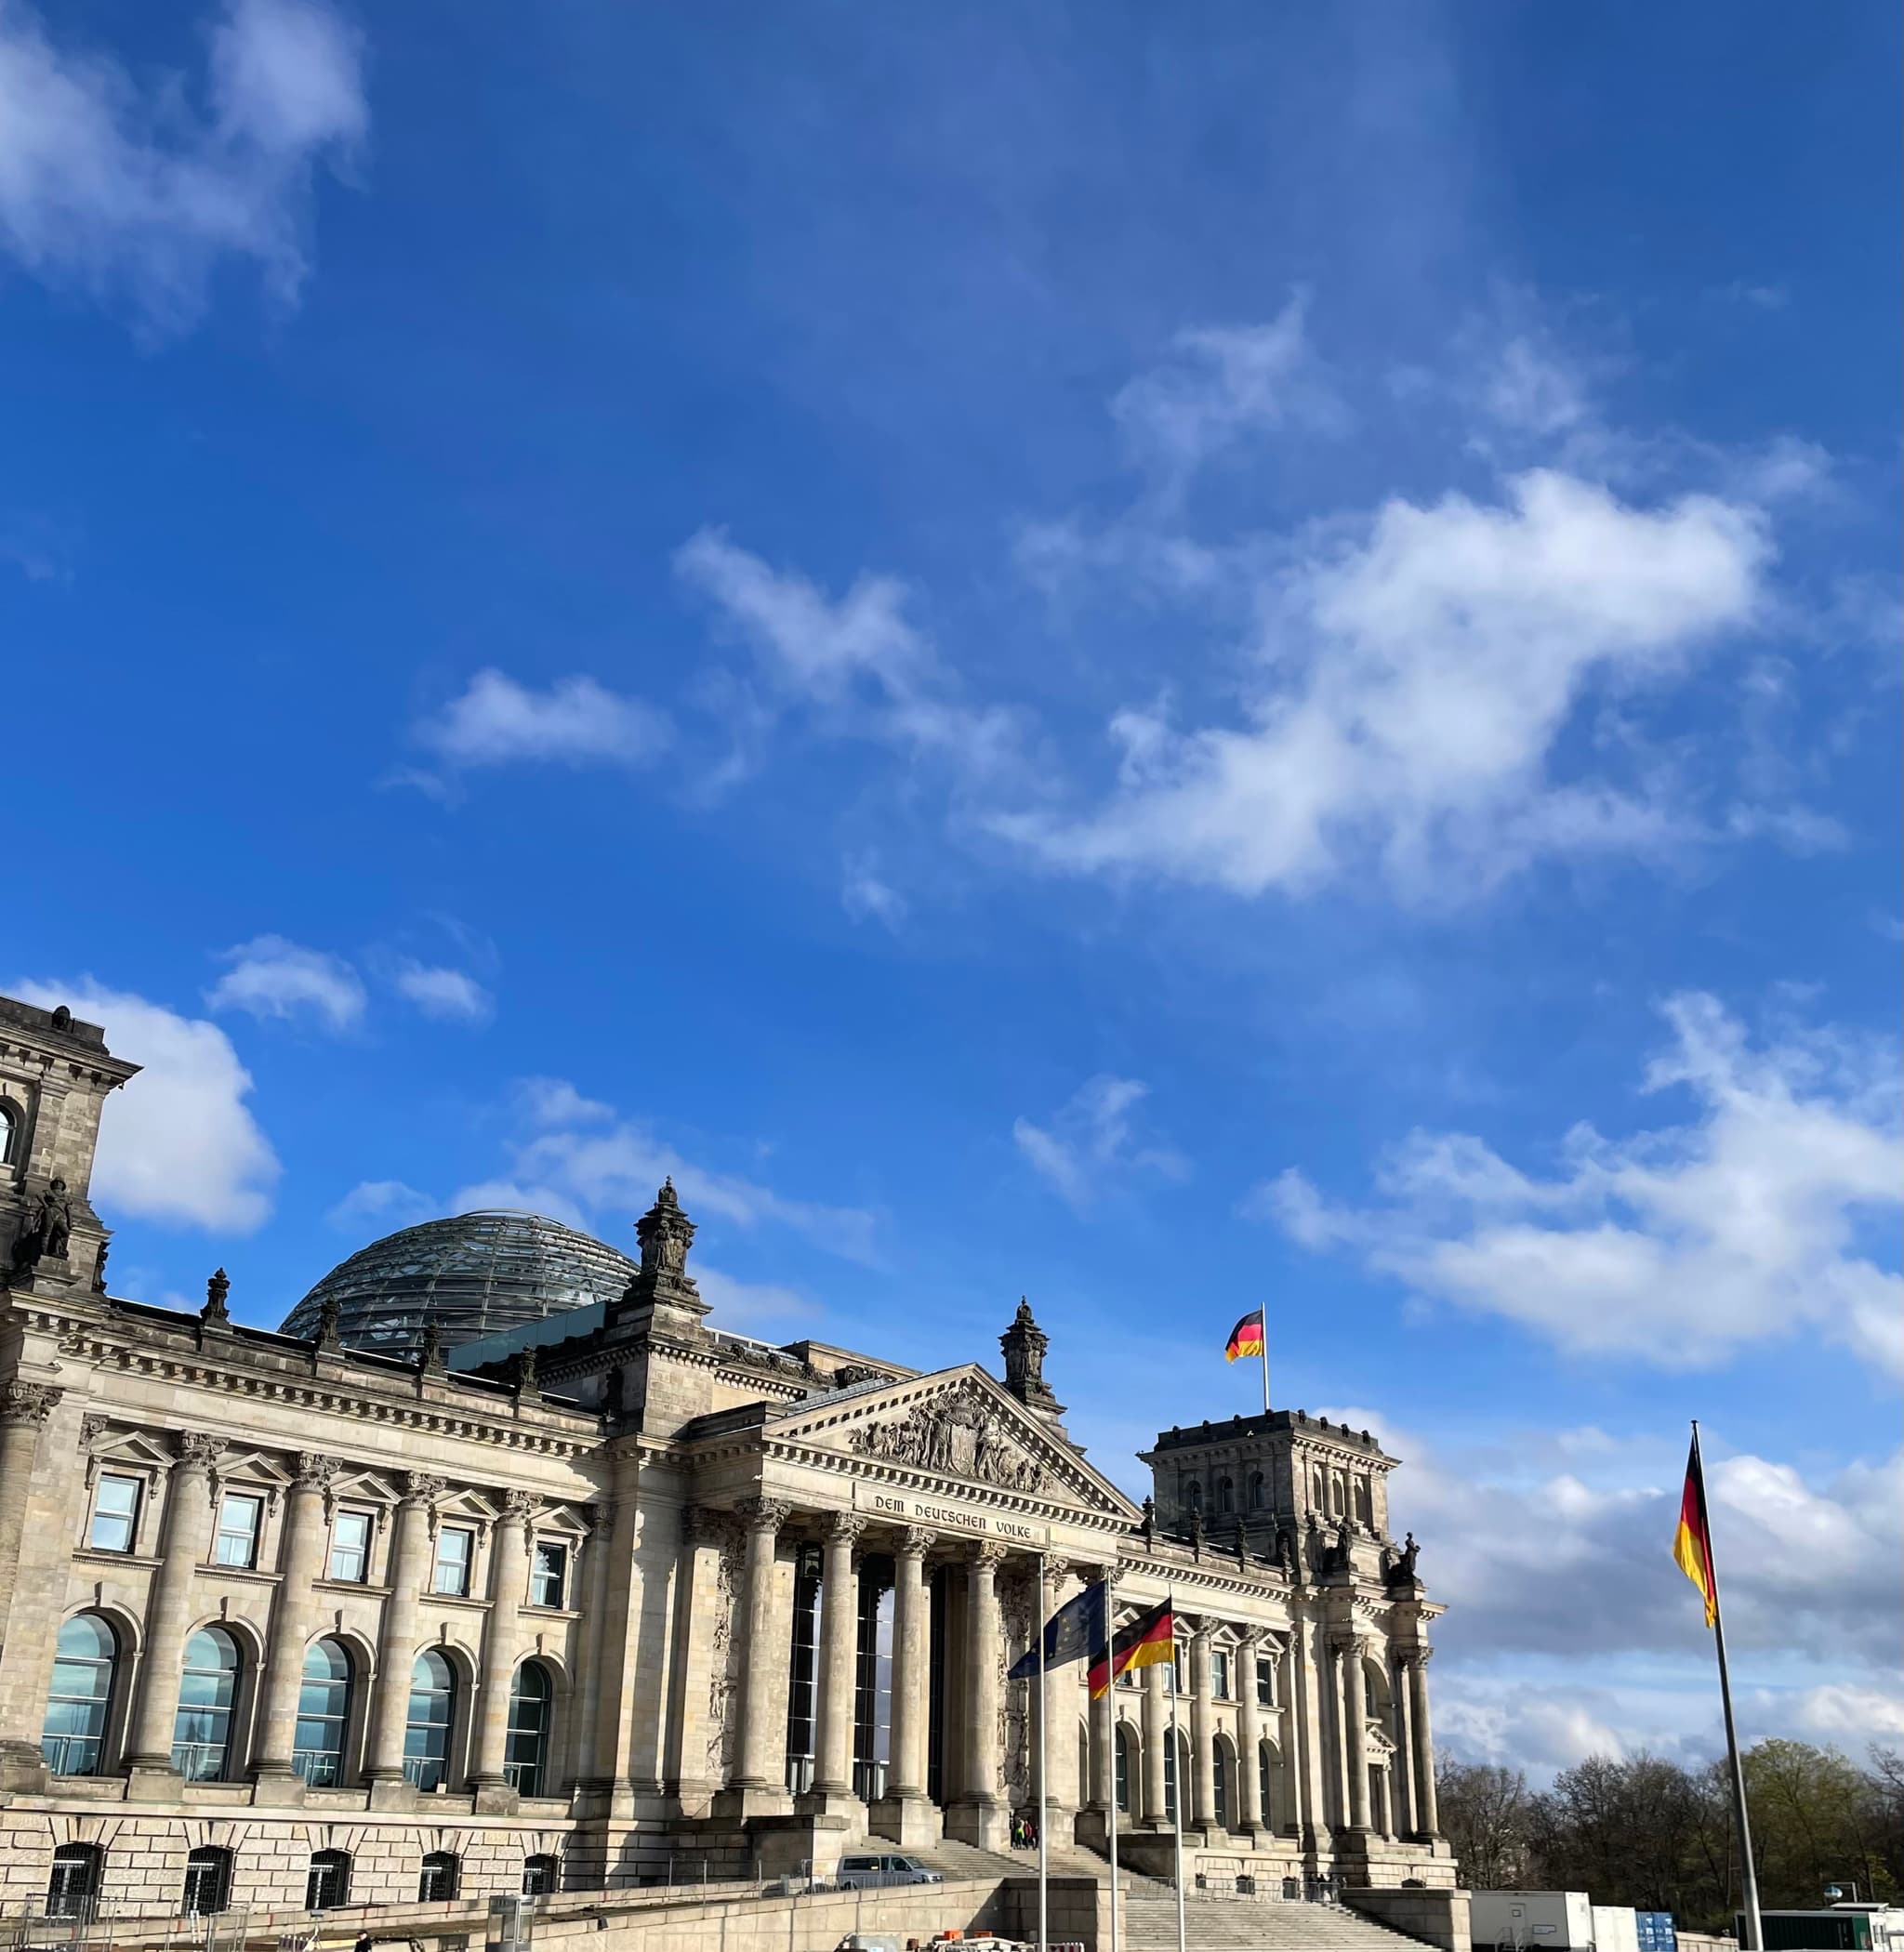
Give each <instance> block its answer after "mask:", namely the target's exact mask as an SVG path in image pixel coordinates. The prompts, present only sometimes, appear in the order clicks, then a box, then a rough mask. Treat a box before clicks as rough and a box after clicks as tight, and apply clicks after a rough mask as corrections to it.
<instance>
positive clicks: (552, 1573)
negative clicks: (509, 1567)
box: [529, 1545, 569, 1606]
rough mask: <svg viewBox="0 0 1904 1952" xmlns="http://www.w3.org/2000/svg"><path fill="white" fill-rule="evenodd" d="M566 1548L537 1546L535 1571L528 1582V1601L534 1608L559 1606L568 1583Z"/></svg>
mask: <svg viewBox="0 0 1904 1952" xmlns="http://www.w3.org/2000/svg"><path fill="white" fill-rule="evenodd" d="M568 1563H569V1555H568V1548H567V1547H566V1546H559V1545H538V1546H537V1547H536V1570H535V1573H534V1574H533V1576H531V1578H530V1581H529V1599H530V1602H531V1603H532V1604H534V1605H536V1606H560V1605H562V1602H563V1589H564V1588H565V1587H566V1585H567V1583H568Z"/></svg>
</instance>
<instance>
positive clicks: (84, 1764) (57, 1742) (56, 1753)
mask: <svg viewBox="0 0 1904 1952" xmlns="http://www.w3.org/2000/svg"><path fill="white" fill-rule="evenodd" d="M103 1746H104V1745H103V1744H102V1743H101V1741H100V1740H99V1736H98V1735H46V1736H44V1737H43V1738H42V1739H41V1742H40V1752H41V1754H42V1755H44V1756H45V1757H46V1767H47V1768H48V1769H50V1770H51V1771H52V1772H53V1774H55V1775H98V1774H99V1751H100V1749H101V1748H102V1747H103Z"/></svg>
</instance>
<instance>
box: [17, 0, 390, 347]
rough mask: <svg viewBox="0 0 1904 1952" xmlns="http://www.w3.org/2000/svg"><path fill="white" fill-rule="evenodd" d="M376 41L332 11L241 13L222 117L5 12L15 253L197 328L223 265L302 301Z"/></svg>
mask: <svg viewBox="0 0 1904 1952" xmlns="http://www.w3.org/2000/svg"><path fill="white" fill-rule="evenodd" d="M362 71H363V49H362V46H361V40H360V36H359V35H358V34H357V33H356V32H355V31H354V30H353V29H352V28H350V26H349V25H347V24H346V22H345V21H344V20H343V18H342V17H341V16H340V15H339V14H338V13H337V12H336V11H335V10H334V9H333V8H332V7H328V6H325V5H323V4H320V0H231V4H229V5H228V6H227V7H225V8H224V9H223V12H222V16H221V18H220V19H219V20H218V24H217V25H216V26H214V27H213V28H212V29H211V32H210V34H209V50H208V58H207V65H206V73H205V83H204V94H205V102H206V112H205V113H202V114H201V113H199V112H195V111H194V110H193V109H192V107H191V106H189V99H190V98H189V95H188V91H187V89H186V88H185V87H184V86H181V84H180V82H179V80H178V79H176V78H168V79H166V80H164V81H161V82H159V83H157V84H156V85H154V86H152V88H151V89H150V90H148V91H145V92H141V90H140V88H139V86H138V85H137V84H135V83H134V81H133V80H132V78H131V77H130V76H129V75H128V74H127V73H126V72H125V70H124V69H123V68H121V67H120V66H119V65H118V64H117V63H116V62H114V61H113V60H112V59H109V58H108V57H106V56H104V55H101V54H97V53H93V52H88V51H86V50H82V49H79V48H76V47H73V46H56V45H55V44H54V42H53V41H52V40H51V39H50V38H49V37H48V35H47V33H46V26H45V24H44V22H43V21H42V20H41V19H40V17H39V16H38V15H37V14H36V13H35V12H34V11H33V9H32V8H31V7H27V6H24V5H21V4H19V0H11V4H8V5H7V6H4V7H0V247H4V248H5V249H7V251H8V252H10V253H11V254H12V256H13V257H16V258H17V259H18V260H19V261H20V263H21V264H23V265H24V266H25V267H26V268H27V269H28V270H30V271H32V272H33V273H34V274H35V275H36V276H38V277H41V278H43V279H45V280H46V282H47V283H49V284H55V285H59V286H61V287H76V288H78V289H81V290H84V291H86V292H88V293H90V294H91V295H93V296H95V297H104V298H111V297H120V296H124V297H129V298H130V299H131V300H132V302H133V303H134V304H135V305H136V306H137V307H138V309H139V311H140V313H141V314H142V316H143V318H144V319H145V321H146V322H147V323H149V324H150V325H152V327H154V328H155V329H158V330H179V329H182V328H183V327H185V326H188V325H190V324H191V323H192V321H193V320H194V319H195V318H196V317H197V315H198V314H199V312H200V311H201V310H202V309H203V307H204V303H205V287H206V284H207V281H208V279H209V277H210V275H211V272H212V270H213V269H214V268H215V266H217V265H218V263H219V262H220V261H221V260H223V259H225V258H228V257H236V258H240V259H248V260H250V261H251V262H253V263H255V264H256V265H257V266H258V270H259V271H260V273H261V275H262V276H263V279H264V281H265V284H266V287H267V289H268V291H269V292H270V293H271V297H272V298H273V299H274V300H275V301H276V302H278V303H280V304H285V305H288V304H292V303H295V301H296V299H297V297H298V291H299V288H300V287H301V285H302V284H303V282H304V278H305V276H306V274H307V271H308V270H309V263H308V257H307V251H306V242H305V236H306V231H307V230H308V228H309V220H308V211H309V205H310V203H311V182H312V177H313V175H314V172H315V169H316V166H317V165H318V164H319V163H320V162H322V161H326V160H328V161H330V162H332V163H334V164H336V163H340V162H342V161H344V160H346V159H347V158H348V157H349V155H350V152H351V151H352V150H353V149H354V148H355V147H356V146H357V145H358V144H359V143H360V142H361V141H362V139H363V138H364V134H365V131H366V129H367V127H368V125H369V112H368V108H367V106H366V103H365V100H364V82H363V72H362Z"/></svg>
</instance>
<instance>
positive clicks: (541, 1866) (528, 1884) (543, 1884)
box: [522, 1853, 562, 1898]
mask: <svg viewBox="0 0 1904 1952" xmlns="http://www.w3.org/2000/svg"><path fill="white" fill-rule="evenodd" d="M561 1888H562V1859H561V1858H560V1857H551V1856H549V1854H548V1853H537V1854H536V1855H535V1856H533V1857H524V1858H523V1859H522V1895H523V1896H524V1897H525V1898H546V1897H548V1896H549V1893H551V1892H555V1891H559V1890H561Z"/></svg>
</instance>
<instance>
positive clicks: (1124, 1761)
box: [1117, 1721, 1131, 1816]
mask: <svg viewBox="0 0 1904 1952" xmlns="http://www.w3.org/2000/svg"><path fill="white" fill-rule="evenodd" d="M1117 1808H1118V1809H1119V1810H1120V1811H1121V1812H1122V1813H1123V1814H1125V1815H1126V1816H1128V1815H1129V1814H1131V1731H1130V1730H1129V1729H1128V1728H1126V1727H1125V1726H1124V1724H1123V1723H1122V1722H1121V1721H1120V1722H1118V1724H1117Z"/></svg>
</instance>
